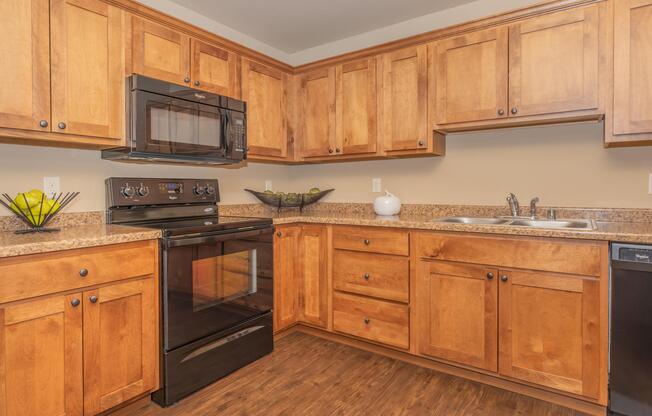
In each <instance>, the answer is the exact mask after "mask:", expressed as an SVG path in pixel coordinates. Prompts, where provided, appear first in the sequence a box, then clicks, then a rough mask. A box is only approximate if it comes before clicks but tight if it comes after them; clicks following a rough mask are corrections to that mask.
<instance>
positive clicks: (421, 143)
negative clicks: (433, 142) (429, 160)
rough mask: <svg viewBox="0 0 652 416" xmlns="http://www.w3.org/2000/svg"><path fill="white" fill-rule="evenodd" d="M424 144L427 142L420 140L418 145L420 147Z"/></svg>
mask: <svg viewBox="0 0 652 416" xmlns="http://www.w3.org/2000/svg"><path fill="white" fill-rule="evenodd" d="M424 143H425V142H424V141H423V140H419V141H418V142H417V144H418V145H419V146H423V145H424Z"/></svg>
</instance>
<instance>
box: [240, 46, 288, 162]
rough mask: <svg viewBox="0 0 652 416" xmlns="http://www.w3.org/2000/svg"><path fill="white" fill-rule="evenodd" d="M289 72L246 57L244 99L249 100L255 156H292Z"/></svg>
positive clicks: (251, 145)
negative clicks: (289, 147) (288, 96)
mask: <svg viewBox="0 0 652 416" xmlns="http://www.w3.org/2000/svg"><path fill="white" fill-rule="evenodd" d="M287 84H288V75H287V74H286V73H284V72H282V71H280V70H278V69H275V68H272V67H270V66H267V65H263V64H261V63H258V62H255V61H251V60H249V59H242V101H245V102H246V103H247V142H248V146H249V154H248V155H249V156H250V157H252V158H254V159H268V160H270V159H271V160H280V161H282V160H284V159H286V158H287V157H288V120H287V114H288V112H287V87H288V85H287Z"/></svg>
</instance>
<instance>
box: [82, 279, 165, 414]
mask: <svg viewBox="0 0 652 416" xmlns="http://www.w3.org/2000/svg"><path fill="white" fill-rule="evenodd" d="M155 284H156V282H155V280H154V278H146V279H142V280H135V281H130V282H126V283H118V284H113V285H110V286H105V287H101V288H99V289H96V290H92V291H87V292H84V300H83V304H84V414H85V415H94V414H97V413H100V412H103V411H105V410H108V409H110V408H112V407H114V406H116V405H118V404H120V403H123V402H125V401H127V400H130V399H132V398H134V397H137V396H140V395H142V394H144V393H146V392H148V391H152V390H153V389H155V388H156V387H157V383H158V360H159V357H158V343H159V339H158V336H157V326H156V322H157V317H158V302H157V301H156V299H157V288H156V286H155Z"/></svg>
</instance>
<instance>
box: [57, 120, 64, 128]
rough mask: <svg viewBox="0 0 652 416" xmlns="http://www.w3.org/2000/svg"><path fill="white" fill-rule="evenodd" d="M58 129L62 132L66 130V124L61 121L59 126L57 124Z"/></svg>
mask: <svg viewBox="0 0 652 416" xmlns="http://www.w3.org/2000/svg"><path fill="white" fill-rule="evenodd" d="M57 127H59V129H61V130H65V129H66V123H64V122H63V121H60V122H59V124H57Z"/></svg>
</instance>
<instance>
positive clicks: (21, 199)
mask: <svg viewBox="0 0 652 416" xmlns="http://www.w3.org/2000/svg"><path fill="white" fill-rule="evenodd" d="M42 200H43V192H41V191H39V190H38V189H32V190H31V191H29V192H21V193H19V194H18V195H16V198H14V201H15V202H16V205H17V206H18V208H20V209H21V210H26V209H28V208H31V207H33V206H36V205H38V204H40V203H41V201H42Z"/></svg>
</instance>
